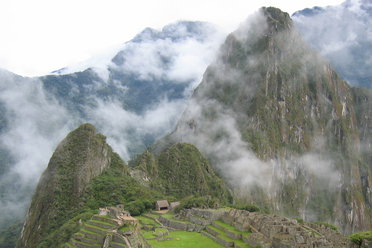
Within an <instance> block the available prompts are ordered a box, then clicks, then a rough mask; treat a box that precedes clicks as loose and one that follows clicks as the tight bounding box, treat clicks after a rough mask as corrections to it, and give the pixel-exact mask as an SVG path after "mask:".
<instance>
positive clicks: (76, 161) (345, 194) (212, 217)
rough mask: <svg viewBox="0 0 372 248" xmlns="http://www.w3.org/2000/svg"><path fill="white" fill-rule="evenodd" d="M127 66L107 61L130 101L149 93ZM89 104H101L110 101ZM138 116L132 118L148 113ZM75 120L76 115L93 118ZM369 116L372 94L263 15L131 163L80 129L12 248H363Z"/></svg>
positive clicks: (370, 215)
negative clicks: (123, 79)
mask: <svg viewBox="0 0 372 248" xmlns="http://www.w3.org/2000/svg"><path fill="white" fill-rule="evenodd" d="M181 26H182V27H183V31H182V32H181V31H180V33H177V32H175V30H174V29H176V28H177V27H181ZM205 28H206V27H205V26H204V24H203V23H191V22H190V23H188V22H182V23H180V24H179V25H175V26H169V27H167V28H165V29H164V30H163V31H162V32H158V31H155V30H152V29H146V30H145V31H144V32H143V33H142V34H141V35H139V36H137V37H136V38H135V39H134V40H133V41H132V43H131V44H132V45H133V46H136V45H138V44H141V43H142V42H150V43H151V42H155V41H154V40H158V39H161V40H162V41H161V42H164V40H167V42H180V40H188V39H191V38H192V37H194V35H195V32H196V33H197V36H198V37H199V36H200V37H204V35H203V30H204V29H205ZM172 37H173V38H172ZM177 37H183V38H182V39H178V38H177ZM204 38H205V37H204ZM204 38H203V39H204ZM203 39H201V40H199V41H202V40H203ZM135 43H136V44H135ZM137 43H138V44H137ZM128 54H130V52H128V53H126V52H122V53H119V54H118V55H117V56H116V59H114V60H113V61H112V62H113V63H114V64H116V65H117V66H115V65H112V66H115V70H114V69H113V68H114V67H112V68H111V69H112V70H111V71H110V73H111V74H110V75H111V76H109V79H108V82H110V83H113V84H115V82H116V81H115V80H119V78H117V79H115V78H114V77H115V75H116V76H119V75H121V73H122V75H127V76H128V75H131V76H130V77H129V76H128V78H127V79H128V80H131V77H132V79H133V78H135V79H136V80H137V81H136V82H141V85H140V86H139V88H137V90H138V91H137V90H136V92H137V93H139V95H141V94H142V93H143V92H142V91H141V90H140V88H141V87H145V88H147V86H143V84H142V83H143V82H145V81H146V80H150V79H149V78H145V77H141V76H139V75H135V74H132V72H130V73H128V71H126V72H122V71H120V68H119V65H120V66H123V65H124V64H125V63H126V62H128V61H127V60H126V59H125V58H126V56H129V55H128ZM157 55H159V56H163V54H161V51H159V53H158V54H157ZM171 57H172V56H168V57H167V56H163V57H162V58H163V59H162V60H161V61H162V63H160V64H159V66H164V67H167V66H168V65H169V64H171V63H172V59H170V60H169V61H168V58H171ZM127 58H129V57H127ZM190 66H191V65H190ZM167 68H168V67H167ZM162 69H164V68H162ZM163 71H164V70H163ZM165 71H166V70H165ZM91 73H92V71H89V70H87V71H85V72H81V73H78V74H79V75H80V76H81V77H82V78H83V79H84V84H87V85H88V84H90V83H93V82H90V80H93V78H97V77H98V74H97V75H95V74H94V75H95V76H94V77H91V76H92V75H93V74H91ZM126 73H127V74H126ZM78 74H77V75H78ZM80 76H79V77H80ZM137 76H138V77H137ZM142 76H143V75H142ZM147 76H149V75H147ZM65 77H67V78H70V79H71V80H72V78H76V76H74V75H68V76H65ZM55 79H61V78H60V77H59V75H58V76H57V75H54V76H48V77H45V78H43V80H46V81H45V82H47V84H46V85H48V84H49V86H51V87H57V88H58V89H59V90H65V89H64V87H63V86H62V85H60V84H56V81H54V80H55ZM70 79H69V80H70ZM162 79H164V78H162ZM101 81H102V80H101ZM150 81H151V80H150ZM155 81H156V80H155ZM165 81H166V84H168V83H169V84H171V82H170V81H171V79H170V78H167V79H166V80H165ZM186 81H188V80H186ZM69 82H70V81H69ZM71 82H72V81H71ZM71 82H70V83H71ZM99 83H100V81H95V82H94V84H99ZM147 83H148V82H147ZM178 83H179V84H180V85H173V86H174V87H175V88H174V89H176V88H178V87H181V88H182V90H181V91H182V92H183V93H182V94H184V93H185V92H184V90H185V88H187V87H188V86H187V85H186V84H184V83H185V82H183V83H182V82H181V83H180V82H178ZM178 83H177V84H178ZM188 83H190V82H188ZM173 86H172V87H173ZM83 88H84V87H83ZM134 88H136V87H134ZM150 88H151V87H150ZM160 88H161V87H160ZM84 89H85V88H84ZM86 90H89V87H87V88H86ZM127 90H128V89H123V92H126V91H127ZM168 90H169V89H167V91H168ZM178 90H180V89H178ZM175 91H177V90H170V91H169V92H168V93H169V94H170V95H169V96H171V95H172V94H173V93H175ZM65 93H66V92H65ZM99 94H108V95H107V98H110V96H109V91H106V90H103V92H100V93H99ZM175 94H176V95H174V96H173V97H175V99H178V98H180V97H181V96H180V95H179V92H178V93H175ZM180 94H181V93H180ZM119 98H120V97H119ZM124 98H125V97H124ZM134 98H136V97H135V96H134V95H133V96H132V98H131V99H132V100H133V99H134ZM120 99H121V98H120ZM74 100H75V101H77V102H80V100H79V99H78V98H74ZM134 100H135V99H134ZM88 102H90V100H89V101H88ZM135 102H136V101H135ZM145 102H146V104H151V99H150V98H149V99H147V100H146V101H145ZM165 102H166V101H165ZM0 103H1V102H0ZM137 103H138V102H136V104H134V105H133V106H132V107H133V108H134V109H135V111H137V114H140V113H141V112H146V111H148V110H146V108H143V106H142V105H140V103H138V104H139V105H137ZM71 104H72V105H71ZM71 104H70V103H69V104H68V107H72V106H73V103H71ZM95 104H97V105H100V104H102V103H101V102H100V101H98V102H97V103H92V106H93V105H95ZM79 106H80V107H81V108H80V107H79V110H77V111H76V113H79V112H81V113H83V114H82V116H83V115H89V114H90V112H89V111H88V110H87V109H86V107H84V106H85V105H84V104H80V105H79ZM0 107H1V104H0ZM371 108H372V91H371V90H369V89H364V88H356V87H351V86H350V85H348V83H347V82H346V81H344V80H343V79H342V78H341V77H340V76H339V75H338V73H337V72H336V71H335V70H334V69H333V67H332V65H331V64H330V63H329V62H328V61H326V60H325V59H323V58H322V57H321V56H320V54H319V53H318V52H317V51H315V50H313V49H312V48H311V47H310V46H309V45H308V44H307V43H306V42H305V41H304V40H303V39H302V37H301V35H300V33H299V32H298V31H297V30H296V26H295V25H294V23H293V21H292V19H291V17H290V16H289V14H288V13H285V12H283V11H281V10H280V9H277V8H274V7H263V8H261V9H259V11H258V12H256V13H255V14H253V15H252V16H251V17H249V18H248V19H247V20H246V22H244V23H243V24H241V25H240V26H239V28H238V29H237V30H236V31H234V32H232V33H231V34H229V35H228V36H227V37H226V39H225V42H224V43H223V44H222V45H221V47H220V49H219V51H218V54H216V57H215V60H214V61H213V62H212V63H211V64H210V65H209V66H208V67H207V69H206V71H205V73H204V74H203V78H202V80H201V82H200V84H199V85H198V86H197V87H196V88H195V90H194V91H193V94H192V95H191V96H190V99H188V101H187V107H186V109H185V110H184V112H183V113H182V115H180V116H181V117H180V119H179V120H178V122H177V125H175V126H173V131H172V132H170V133H168V134H167V135H165V136H164V137H162V138H160V139H158V140H157V141H156V142H155V141H154V140H153V141H152V142H150V141H149V142H148V144H147V145H148V146H147V147H146V149H145V148H143V149H142V150H141V149H140V148H139V146H138V144H137V143H136V142H135V141H136V138H133V137H132V138H131V139H129V140H127V141H126V142H125V149H124V150H126V148H128V147H130V146H131V145H133V146H134V147H135V148H133V149H132V151H138V150H141V153H138V154H136V155H133V156H132V157H131V159H128V163H127V162H125V161H124V160H123V159H122V158H121V157H120V156H119V154H117V153H115V152H114V149H113V148H111V146H110V145H109V144H108V143H110V144H111V142H113V143H115V146H113V147H114V148H115V149H116V148H118V149H121V147H120V145H119V143H118V142H117V141H118V140H117V139H115V138H114V139H112V138H110V137H109V138H107V139H106V137H105V136H104V135H103V134H104V133H105V132H104V131H107V130H108V129H110V127H102V126H99V127H97V129H96V127H95V126H93V125H92V124H89V123H85V124H81V125H80V126H79V127H78V128H77V129H76V130H74V131H72V132H70V133H69V134H68V135H67V136H66V138H64V139H63V140H62V141H61V142H60V143H59V145H58V146H57V148H56V150H55V152H54V153H53V155H52V157H51V158H50V161H49V164H48V166H47V168H46V169H45V171H44V173H43V174H42V176H41V178H40V180H39V183H38V186H37V188H36V191H35V193H34V195H33V198H32V202H31V204H30V207H29V210H28V213H27V216H26V218H25V222H24V226H23V230H22V233H21V236H20V238H19V240H18V243H17V247H18V248H50V247H63V248H76V247H80V248H150V247H154V248H163V247H164V248H165V247H188V248H191V247H192V248H204V247H211V248H218V247H236V248H244V247H246V248H253V247H254V248H258V247H261V248H315V247H317V248H367V247H371V245H372V233H371V231H370V230H371V229H372V221H371V219H372V195H371V192H372V188H371V187H372V167H371V159H372V157H371V152H370V150H371V149H370V148H371V146H372V132H371V127H372V111H371ZM115 110H117V111H119V112H120V110H118V109H117V108H116V109H115ZM167 111H168V109H166V111H164V112H163V111H155V113H156V115H162V114H167V113H168V112H167ZM179 111H183V108H182V107H180V109H179ZM81 113H80V114H81ZM99 114H102V116H103V117H102V116H100V117H102V118H111V117H113V116H115V114H116V112H115V113H113V112H110V111H109V113H108V112H105V109H104V108H103V110H102V111H101V112H99ZM149 116H150V117H146V118H150V119H151V118H153V119H151V120H153V121H154V122H157V121H158V119H157V118H158V117H159V116H155V115H154V114H151V115H149ZM130 118H134V119H135V121H137V122H140V121H144V120H145V118H142V119H140V118H137V117H136V115H134V114H133V115H130V116H129V117H126V118H117V119H115V121H116V123H115V125H113V126H111V128H112V127H116V126H120V125H119V124H120V123H121V122H123V121H129V119H130ZM162 121H163V120H161V121H159V123H165V122H162ZM174 121H175V122H176V120H174ZM152 125H153V124H151V125H150V127H153V126H152ZM156 125H157V124H156ZM141 128H142V126H141V125H140V124H138V127H135V126H133V127H131V129H130V130H131V131H128V130H126V131H128V132H131V133H132V135H135V134H137V133H140V131H141V130H142V129H141ZM97 130H98V131H97ZM142 131H143V130H142ZM100 132H102V133H103V134H101V133H100ZM110 132H111V133H113V132H117V133H120V132H121V130H116V131H114V130H110ZM143 132H144V137H145V136H146V135H150V134H149V133H146V131H143ZM150 136H151V137H150ZM150 136H149V137H148V139H149V140H152V139H153V138H154V136H152V135H150ZM141 138H143V137H141ZM132 140H133V143H131V142H132ZM128 149H129V150H131V149H130V148H128ZM128 149H127V150H126V151H128ZM346 235H350V236H346ZM0 241H1V235H0ZM0 244H1V242H0ZM0 247H1V246H0Z"/></svg>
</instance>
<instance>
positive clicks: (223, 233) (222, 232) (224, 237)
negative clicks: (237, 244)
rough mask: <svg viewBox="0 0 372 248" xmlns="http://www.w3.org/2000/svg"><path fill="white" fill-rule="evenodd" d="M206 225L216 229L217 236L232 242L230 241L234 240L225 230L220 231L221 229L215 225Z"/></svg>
mask: <svg viewBox="0 0 372 248" xmlns="http://www.w3.org/2000/svg"><path fill="white" fill-rule="evenodd" d="M208 227H209V228H210V229H212V230H214V231H216V232H217V233H218V236H219V237H220V238H222V239H223V240H225V241H228V242H232V241H234V239H232V238H230V237H229V236H227V235H226V234H225V232H224V231H222V230H221V229H218V228H217V227H214V226H212V225H209V226H208Z"/></svg>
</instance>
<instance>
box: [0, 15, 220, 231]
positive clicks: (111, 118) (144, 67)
mask: <svg viewBox="0 0 372 248" xmlns="http://www.w3.org/2000/svg"><path fill="white" fill-rule="evenodd" d="M187 25H191V27H193V28H194V29H193V30H190V29H189V28H187V27H188V26H187ZM149 30H151V32H152V33H153V36H152V37H149V36H146V30H145V31H144V32H143V33H141V34H140V35H138V36H137V37H135V39H133V40H132V41H129V42H127V43H125V44H123V45H122V46H121V47H120V48H119V50H117V51H116V56H111V55H112V54H113V53H112V52H110V55H105V56H103V55H100V56H98V57H95V58H92V59H90V60H89V61H87V62H84V63H82V64H80V65H75V66H71V67H66V68H64V69H61V70H59V71H56V72H55V73H53V75H54V76H53V77H42V78H37V77H35V78H24V77H20V76H17V75H15V74H13V73H11V72H7V71H4V70H0V107H1V108H0V110H1V111H2V115H3V118H2V119H1V121H2V122H1V133H0V146H1V149H2V151H4V152H6V153H7V154H8V155H9V157H10V161H8V164H2V165H1V166H2V168H1V169H2V171H4V174H3V175H1V177H0V185H1V192H0V193H1V197H0V213H1V214H0V231H1V230H3V229H4V228H6V227H7V226H9V225H10V224H12V223H14V222H15V221H16V220H22V219H23V218H24V214H25V212H26V210H27V207H28V205H29V203H30V201H31V197H32V194H33V191H34V189H35V187H36V185H37V182H38V180H39V178H40V176H41V174H42V172H43V171H44V170H45V168H46V167H47V165H48V161H49V159H50V157H51V156H52V154H53V151H54V150H55V148H56V146H57V145H58V143H59V142H60V141H62V139H63V138H64V137H65V136H66V135H67V134H68V133H69V132H70V131H72V130H74V129H75V128H77V127H78V126H79V125H80V124H82V123H85V122H89V123H92V124H93V125H94V126H96V128H97V130H98V131H99V132H101V133H102V134H104V135H105V136H107V142H108V143H109V144H110V145H111V146H112V147H113V149H114V151H115V152H117V153H119V155H120V156H121V157H122V158H123V159H124V160H129V159H130V158H131V157H132V156H134V155H135V154H138V153H142V151H143V150H144V149H146V147H147V146H149V145H151V144H153V142H154V141H155V140H156V139H157V138H159V137H162V136H164V135H165V134H167V133H169V132H170V131H171V130H173V129H174V128H175V125H176V123H177V121H178V119H179V117H180V115H181V114H182V112H183V110H184V109H185V107H186V102H187V100H188V98H189V97H190V95H191V93H192V91H193V89H194V88H195V87H196V86H197V85H198V83H199V82H200V81H201V78H202V74H203V72H204V71H205V69H206V67H207V66H208V64H209V63H210V62H211V61H212V60H213V59H214V57H215V54H216V51H217V50H218V48H219V46H220V44H221V42H222V41H223V37H224V34H223V33H222V32H221V31H220V30H218V29H216V28H215V27H213V26H212V25H210V24H205V23H197V24H193V23H191V24H190V23H188V22H180V23H175V24H171V25H169V26H166V27H165V28H164V29H163V30H161V31H158V30H152V29H149ZM110 56H111V58H110ZM120 61H122V63H121V62H120ZM190 64H192V66H190ZM87 68H91V71H86V72H85V74H76V73H74V72H77V73H79V71H84V70H86V69H87ZM87 75H88V77H87ZM87 78H88V79H89V80H90V81H89V82H87V81H86V80H87ZM54 79H58V80H59V81H58V82H57V83H54V82H50V81H48V80H54ZM82 79H83V80H85V81H82ZM79 80H80V81H79ZM131 80H134V82H137V81H138V82H140V83H141V84H142V85H146V84H152V88H153V89H155V90H156V91H157V92H159V95H156V98H155V99H153V100H152V101H150V102H149V103H148V104H147V105H146V104H143V106H141V111H136V109H135V108H133V106H131V105H130V104H131V103H130V102H129V103H126V102H125V97H126V96H127V95H125V94H126V92H132V91H133V90H135V87H136V85H135V84H134V83H133V82H132V83H131V82H130V81H131ZM172 85H174V86H172ZM60 86H63V87H64V88H62V91H60V89H61V88H59V87H60ZM112 88H113V89H115V91H114V92H113V93H112V94H111V95H104V94H101V93H100V92H103V91H105V90H108V89H110V90H111V89H112ZM65 89H68V91H67V92H66V93H67V94H66V93H65V91H64V90H65ZM175 90H178V91H180V92H179V93H177V94H176V95H175V94H174V91H175ZM174 95H175V96H176V97H175V96H174ZM76 99H78V101H76ZM138 101H140V103H141V101H142V99H138ZM76 102H77V103H76ZM75 104H76V105H75ZM128 104H129V105H128ZM141 104H142V103H141Z"/></svg>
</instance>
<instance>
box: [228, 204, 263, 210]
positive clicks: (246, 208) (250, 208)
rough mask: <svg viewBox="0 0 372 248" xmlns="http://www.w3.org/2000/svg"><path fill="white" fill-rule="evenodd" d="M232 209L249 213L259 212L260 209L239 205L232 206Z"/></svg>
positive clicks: (250, 205) (253, 206) (252, 205)
mask: <svg viewBox="0 0 372 248" xmlns="http://www.w3.org/2000/svg"><path fill="white" fill-rule="evenodd" d="M232 207H233V208H236V209H240V210H246V211H249V212H260V208H259V207H258V206H256V205H254V204H239V205H233V206H232Z"/></svg>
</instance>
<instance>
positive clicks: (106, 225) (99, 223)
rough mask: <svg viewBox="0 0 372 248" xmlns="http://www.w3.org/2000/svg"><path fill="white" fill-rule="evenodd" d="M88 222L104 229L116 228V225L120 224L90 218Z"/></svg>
mask: <svg viewBox="0 0 372 248" xmlns="http://www.w3.org/2000/svg"><path fill="white" fill-rule="evenodd" d="M87 224H89V225H92V226H98V227H100V228H103V229H116V227H117V226H118V225H117V224H116V225H113V224H111V223H108V222H103V221H99V220H89V221H88V222H87Z"/></svg>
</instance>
